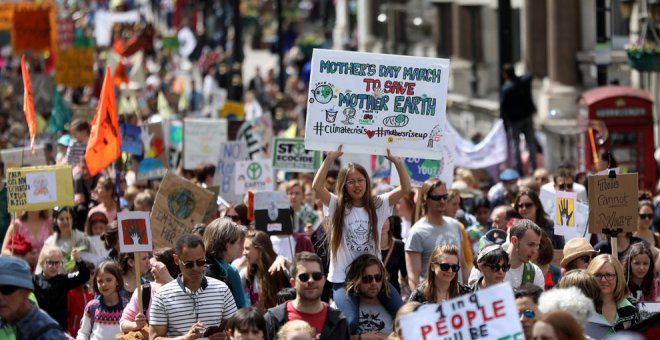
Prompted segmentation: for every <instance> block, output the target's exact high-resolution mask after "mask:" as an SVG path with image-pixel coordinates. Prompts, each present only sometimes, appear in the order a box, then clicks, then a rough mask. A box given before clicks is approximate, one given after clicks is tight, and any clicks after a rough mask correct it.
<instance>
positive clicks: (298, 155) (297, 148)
mask: <svg viewBox="0 0 660 340" xmlns="http://www.w3.org/2000/svg"><path fill="white" fill-rule="evenodd" d="M321 157H322V156H321V152H320V151H312V150H307V149H305V140H304V139H302V138H275V139H274V140H273V167H274V168H275V169H279V170H286V171H292V172H315V171H317V170H318V169H319V168H320V167H321V161H322V160H323V159H322V158H321Z"/></svg>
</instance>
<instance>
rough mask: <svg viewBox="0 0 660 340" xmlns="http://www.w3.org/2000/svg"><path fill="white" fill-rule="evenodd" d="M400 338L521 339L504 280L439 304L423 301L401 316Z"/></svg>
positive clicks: (514, 304)
mask: <svg viewBox="0 0 660 340" xmlns="http://www.w3.org/2000/svg"><path fill="white" fill-rule="evenodd" d="M401 331H402V332H403V338H404V339H424V340H428V339H477V338H479V339H524V338H525V335H524V334H523V331H522V326H521V324H520V320H519V316H518V309H517V308H516V301H515V299H514V297H513V289H512V288H511V284H509V283H508V282H505V283H500V284H498V285H495V286H492V287H489V288H486V289H480V290H478V291H477V292H476V293H471V294H465V295H461V296H460V297H457V298H455V299H452V300H449V301H445V302H443V303H442V304H433V303H429V304H424V305H421V306H419V308H417V309H416V310H415V311H414V312H411V313H408V314H405V315H403V316H402V317H401Z"/></svg>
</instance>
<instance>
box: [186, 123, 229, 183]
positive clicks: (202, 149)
mask: <svg viewBox="0 0 660 340" xmlns="http://www.w3.org/2000/svg"><path fill="white" fill-rule="evenodd" d="M226 141H227V120H226V119H203V118H186V119H185V120H184V121H183V167H184V168H185V169H190V170H192V169H195V168H196V167H198V166H199V165H202V164H208V163H210V164H213V165H215V164H217V163H218V159H219V157H220V144H221V143H223V142H226Z"/></svg>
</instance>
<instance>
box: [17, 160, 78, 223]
mask: <svg viewBox="0 0 660 340" xmlns="http://www.w3.org/2000/svg"><path fill="white" fill-rule="evenodd" d="M73 205H74V202H73V175H72V172H71V166H68V165H53V166H33V167H23V168H11V169H9V170H8V171H7V206H8V210H9V211H11V212H16V211H36V210H44V209H51V208H53V207H58V206H59V207H63V206H73Z"/></svg>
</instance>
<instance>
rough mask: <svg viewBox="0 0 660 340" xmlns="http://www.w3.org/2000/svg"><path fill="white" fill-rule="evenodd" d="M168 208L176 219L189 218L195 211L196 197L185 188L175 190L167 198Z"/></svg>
mask: <svg viewBox="0 0 660 340" xmlns="http://www.w3.org/2000/svg"><path fill="white" fill-rule="evenodd" d="M167 208H168V209H169V210H170V213H171V214H172V215H174V216H176V218H180V219H184V218H188V217H190V215H192V213H193V211H194V210H195V196H193V193H192V192H191V191H190V190H188V189H185V188H181V189H177V190H174V191H173V192H172V193H171V194H170V195H169V196H167Z"/></svg>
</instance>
